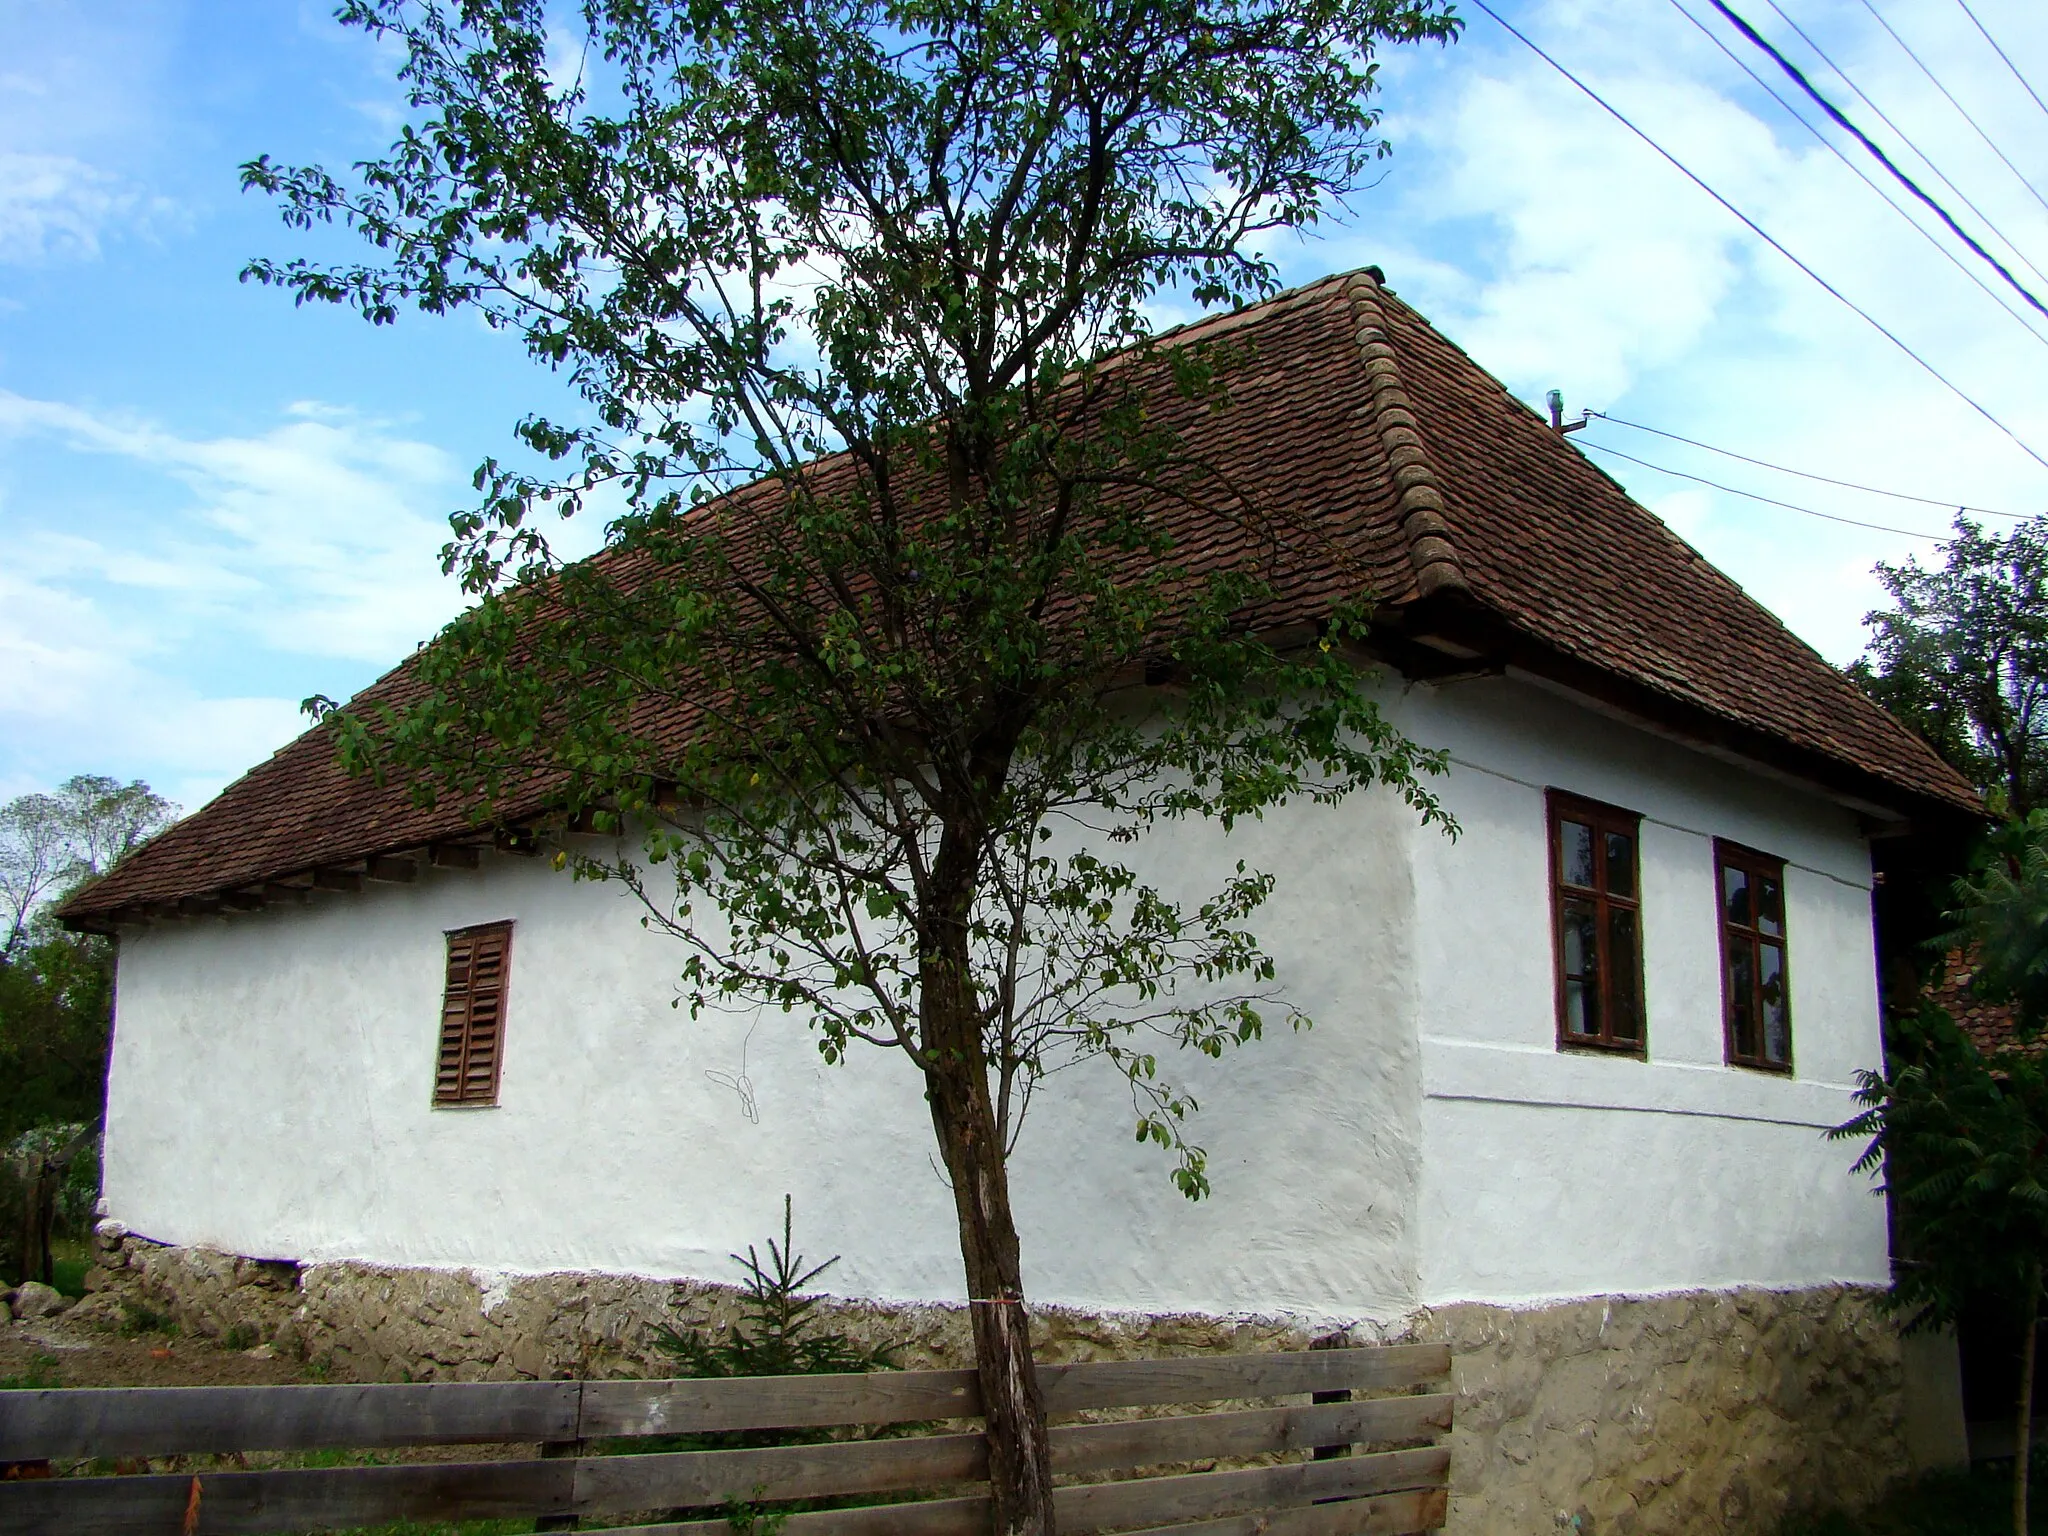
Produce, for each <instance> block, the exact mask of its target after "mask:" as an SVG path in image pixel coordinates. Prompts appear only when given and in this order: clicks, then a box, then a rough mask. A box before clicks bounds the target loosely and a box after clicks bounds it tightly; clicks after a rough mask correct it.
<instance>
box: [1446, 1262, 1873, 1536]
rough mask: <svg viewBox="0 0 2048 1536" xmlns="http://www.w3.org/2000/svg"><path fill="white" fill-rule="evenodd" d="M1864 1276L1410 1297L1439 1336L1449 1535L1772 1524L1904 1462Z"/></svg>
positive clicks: (1603, 1534)
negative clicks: (1445, 1392) (1508, 1297)
mask: <svg viewBox="0 0 2048 1536" xmlns="http://www.w3.org/2000/svg"><path fill="white" fill-rule="evenodd" d="M1877 1302H1878V1293H1877V1292H1875V1291H1871V1290H1866V1289H1862V1288H1856V1287H1824V1288H1820V1289H1815V1290H1805V1291H1763V1290H1741V1291H1702V1292H1692V1293H1689V1294H1683V1295H1676V1296H1661V1297H1648V1298H1626V1297H1614V1298H1607V1299H1595V1300H1591V1301H1575V1302H1565V1303H1561V1304H1557V1305H1553V1306H1547V1307H1540V1308H1529V1309H1513V1310H1510V1309H1508V1308H1503V1307H1489V1306H1475V1305H1463V1306H1454V1307H1442V1308H1438V1309H1436V1310H1433V1311H1426V1312H1423V1313H1421V1314H1420V1315H1418V1316H1417V1317H1416V1319H1415V1320H1414V1335H1415V1336H1416V1337H1418V1338H1424V1339H1441V1340H1443V1341H1444V1342H1446V1343H1448V1344H1449V1345H1450V1346H1451V1352H1452V1361H1453V1366H1452V1371H1453V1381H1454V1384H1455V1386H1456V1389H1457V1394H1458V1407H1457V1417H1456V1421H1455V1428H1454V1429H1453V1430H1452V1433H1451V1523H1450V1526H1449V1529H1450V1530H1451V1531H1453V1532H1457V1533H1461V1536H1532V1533H1535V1532H1550V1531H1565V1532H1572V1533H1574V1536H1590V1533H1598V1536H1667V1533H1668V1536H1679V1533H1704V1532H1715V1533H1728V1536H1738V1533H1739V1536H1747V1533H1751V1532H1755V1533H1759V1536H1761V1533H1768V1532H1771V1531H1775V1530H1776V1529H1777V1528H1778V1525H1779V1524H1780V1522H1781V1521H1782V1520H1783V1518H1784V1517H1785V1515H1787V1514H1788V1513H1790V1512H1792V1511H1793V1510H1795V1509H1807V1508H1813V1507H1819V1506H1826V1505H1830V1504H1846V1505H1850V1506H1855V1505H1859V1504H1863V1503H1867V1502H1868V1501H1870V1500H1871V1499H1874V1498H1876V1497H1877V1495H1878V1494H1879V1493H1880V1492H1882V1491H1883V1489H1884V1487H1885V1485H1886V1484H1888V1483H1889V1482H1891V1481H1892V1480H1893V1479H1895V1478H1897V1477H1899V1476H1900V1475H1902V1474H1903V1473H1906V1472H1909V1471H1911V1470H1912V1464H1911V1462H1910V1461H1909V1459H1908V1455H1907V1446H1906V1406H1905V1397H1906V1394H1905V1371H1904V1366H1903V1362H1902V1355H1901V1350H1900V1342H1899V1336H1898V1332H1897V1329H1896V1328H1895V1327H1894V1325H1893V1324H1892V1323H1891V1322H1890V1321H1889V1320H1888V1319H1887V1318H1886V1317H1885V1316H1884V1314H1883V1313H1882V1312H1881V1311H1880V1310H1879V1308H1878V1304H1877Z"/></svg>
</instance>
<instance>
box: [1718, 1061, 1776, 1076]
mask: <svg viewBox="0 0 2048 1536" xmlns="http://www.w3.org/2000/svg"><path fill="white" fill-rule="evenodd" d="M1722 1065H1723V1066H1727V1067H1731V1068H1733V1069H1734V1070H1735V1071H1737V1072H1761V1073H1763V1074H1764V1075H1765V1076H1766V1077H1790V1076H1792V1063H1791V1062H1789V1061H1743V1060H1740V1059H1739V1058H1737V1057H1734V1056H1729V1057H1727V1058H1725V1059H1724V1060H1723V1062H1722Z"/></svg>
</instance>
